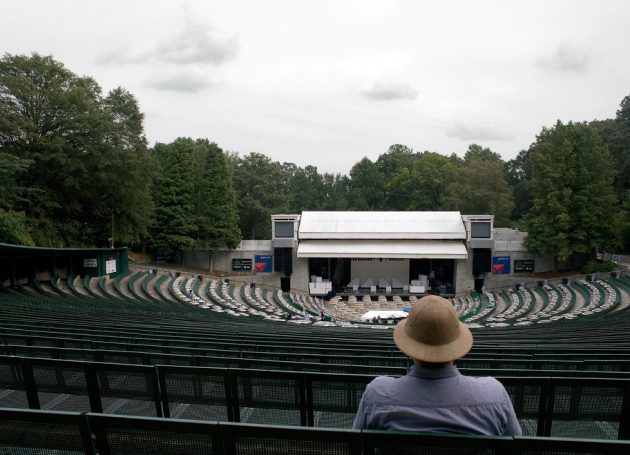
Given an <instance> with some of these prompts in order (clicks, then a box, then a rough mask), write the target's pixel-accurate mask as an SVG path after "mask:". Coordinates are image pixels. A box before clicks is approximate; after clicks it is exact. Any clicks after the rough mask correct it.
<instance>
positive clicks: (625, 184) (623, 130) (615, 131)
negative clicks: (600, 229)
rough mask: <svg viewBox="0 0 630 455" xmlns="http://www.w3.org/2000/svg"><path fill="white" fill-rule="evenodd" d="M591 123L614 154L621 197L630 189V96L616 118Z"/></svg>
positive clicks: (616, 180) (616, 184)
mask: <svg viewBox="0 0 630 455" xmlns="http://www.w3.org/2000/svg"><path fill="white" fill-rule="evenodd" d="M591 125H592V126H593V127H595V129H597V131H598V133H599V135H600V137H601V138H602V140H603V142H604V144H606V146H607V147H608V150H609V151H610V154H611V155H612V159H613V162H614V166H615V169H616V170H617V175H616V176H615V189H616V191H617V195H618V197H619V198H620V199H621V198H623V197H625V193H626V192H627V191H628V190H630V96H626V97H625V98H624V99H623V100H622V101H621V105H620V106H619V109H618V110H617V115H616V117H615V118H614V119H608V120H602V121H593V122H591Z"/></svg>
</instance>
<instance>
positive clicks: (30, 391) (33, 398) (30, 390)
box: [20, 359, 41, 409]
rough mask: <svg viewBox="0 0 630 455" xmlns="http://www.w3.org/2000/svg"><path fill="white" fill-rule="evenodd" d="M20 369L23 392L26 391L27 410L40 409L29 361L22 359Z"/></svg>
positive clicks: (31, 365) (31, 366)
mask: <svg viewBox="0 0 630 455" xmlns="http://www.w3.org/2000/svg"><path fill="white" fill-rule="evenodd" d="M20 367H21V369H22V379H23V380H24V390H26V399H27V400H28V407H29V409H41V406H40V404H39V396H38V394H37V385H36V384H35V375H34V374H33V364H32V362H31V359H22V361H21V362H20Z"/></svg>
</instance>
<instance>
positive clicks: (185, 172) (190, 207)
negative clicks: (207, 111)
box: [151, 138, 198, 251]
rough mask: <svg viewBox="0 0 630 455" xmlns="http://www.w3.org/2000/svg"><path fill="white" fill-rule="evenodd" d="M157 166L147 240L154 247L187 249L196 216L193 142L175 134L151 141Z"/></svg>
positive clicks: (160, 249)
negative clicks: (169, 138)
mask: <svg viewBox="0 0 630 455" xmlns="http://www.w3.org/2000/svg"><path fill="white" fill-rule="evenodd" d="M153 152H154V154H155V155H156V161H157V162H158V163H159V170H158V172H157V175H156V177H155V179H154V182H153V199H154V201H155V219H154V224H153V226H152V228H151V244H152V246H153V247H154V248H155V249H156V250H158V251H172V250H182V251H188V250H191V249H192V248H193V246H194V244H195V238H196V233H197V226H198V218H197V213H196V212H195V204H194V200H195V176H194V173H193V169H194V168H193V164H194V160H193V157H194V143H193V141H192V140H191V139H187V138H179V139H176V140H175V141H174V142H173V143H171V144H160V143H158V144H155V147H153Z"/></svg>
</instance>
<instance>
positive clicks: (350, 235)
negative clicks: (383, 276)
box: [298, 212, 466, 240]
mask: <svg viewBox="0 0 630 455" xmlns="http://www.w3.org/2000/svg"><path fill="white" fill-rule="evenodd" d="M298 236H299V239H300V240H307V239H353V240H356V239H405V240H411V239H415V240H419V239H427V240H429V239H433V240H435V239H452V240H455V239H458V240H459V239H466V228H465V226H464V222H463V221H462V216H461V214H460V213H459V212H302V217H301V221H300V229H299V234H298Z"/></svg>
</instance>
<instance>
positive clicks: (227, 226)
mask: <svg viewBox="0 0 630 455" xmlns="http://www.w3.org/2000/svg"><path fill="white" fill-rule="evenodd" d="M197 144H202V145H203V146H204V147H205V163H204V166H203V179H202V181H201V184H200V186H201V187H200V191H199V194H200V195H201V197H200V200H199V204H200V205H199V207H198V209H197V215H198V216H197V223H198V243H199V245H200V246H203V247H204V248H208V249H209V250H210V252H211V253H212V252H214V251H216V249H217V248H218V247H220V246H224V245H225V246H227V247H229V248H236V247H237V246H238V244H239V242H240V241H241V233H240V230H239V227H238V213H237V211H236V193H235V191H234V186H233V185H232V174H233V172H232V169H231V168H230V166H229V164H228V163H229V162H228V160H227V158H226V156H225V153H224V152H223V150H222V149H221V148H220V147H219V146H218V145H217V144H215V143H214V142H213V143H208V141H207V140H204V141H199V140H198V141H197Z"/></svg>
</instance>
